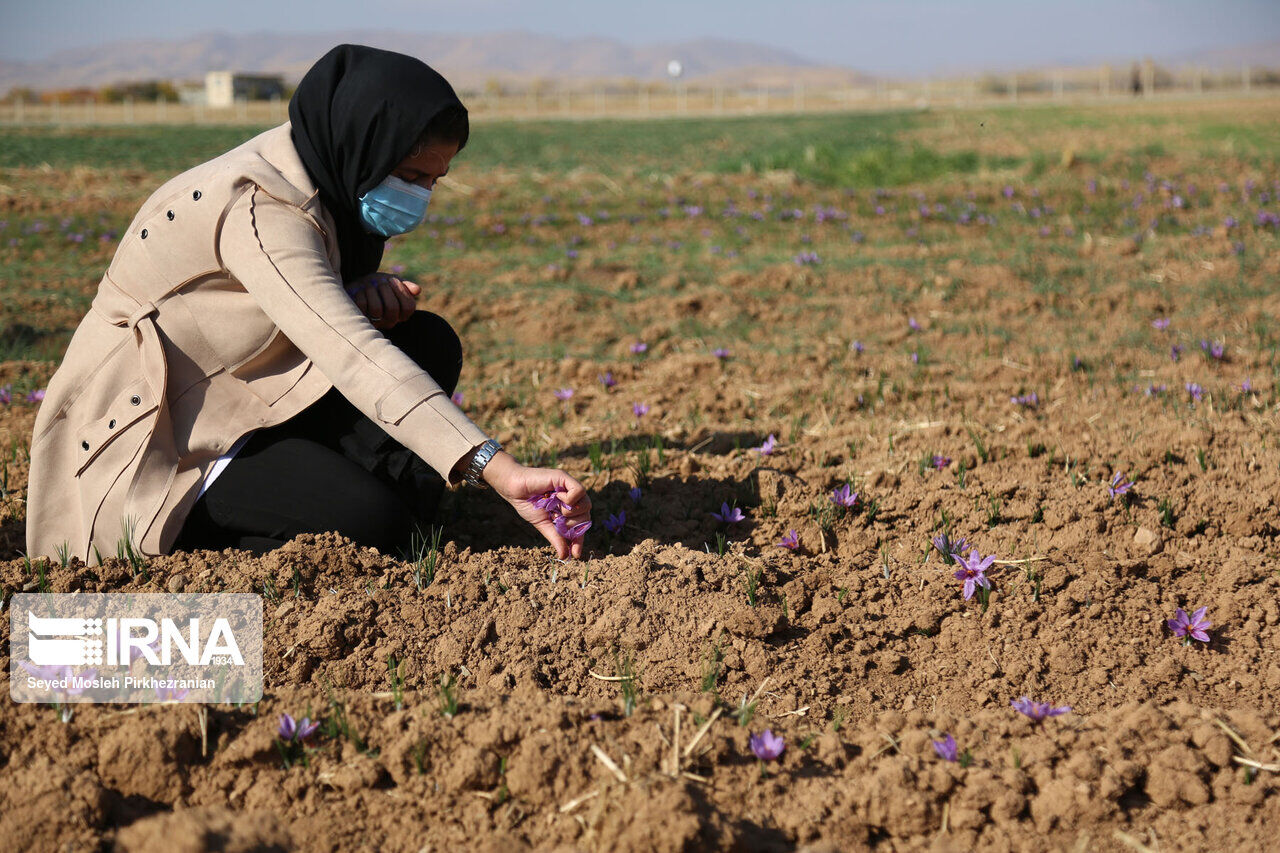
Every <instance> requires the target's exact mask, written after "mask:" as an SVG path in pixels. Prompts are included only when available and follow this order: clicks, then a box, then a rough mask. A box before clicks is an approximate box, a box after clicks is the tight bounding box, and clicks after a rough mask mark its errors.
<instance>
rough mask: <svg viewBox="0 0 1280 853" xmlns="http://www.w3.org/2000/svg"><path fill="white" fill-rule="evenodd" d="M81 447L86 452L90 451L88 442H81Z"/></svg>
mask: <svg viewBox="0 0 1280 853" xmlns="http://www.w3.org/2000/svg"><path fill="white" fill-rule="evenodd" d="M80 446H81V447H83V448H84V449H85V450H88V449H89V442H87V441H82V442H80Z"/></svg>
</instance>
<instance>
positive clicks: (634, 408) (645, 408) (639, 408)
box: [631, 403, 649, 418]
mask: <svg viewBox="0 0 1280 853" xmlns="http://www.w3.org/2000/svg"><path fill="white" fill-rule="evenodd" d="M631 412H632V414H634V415H635V416H636V417H637V418H643V417H644V416H645V415H647V414H649V405H648V404H647V403H632V404H631Z"/></svg>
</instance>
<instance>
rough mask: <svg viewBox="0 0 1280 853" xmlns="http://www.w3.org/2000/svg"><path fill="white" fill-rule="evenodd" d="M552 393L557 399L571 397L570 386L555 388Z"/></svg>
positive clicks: (571, 390)
mask: <svg viewBox="0 0 1280 853" xmlns="http://www.w3.org/2000/svg"><path fill="white" fill-rule="evenodd" d="M554 393H555V395H556V399H557V400H568V399H570V398H571V397H573V389H572V388H557V389H556V390H555V392H554Z"/></svg>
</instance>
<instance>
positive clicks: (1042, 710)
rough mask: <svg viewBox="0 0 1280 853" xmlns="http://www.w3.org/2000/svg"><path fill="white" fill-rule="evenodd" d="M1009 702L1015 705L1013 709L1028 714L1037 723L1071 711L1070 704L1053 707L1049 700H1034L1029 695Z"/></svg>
mask: <svg viewBox="0 0 1280 853" xmlns="http://www.w3.org/2000/svg"><path fill="white" fill-rule="evenodd" d="M1009 704H1011V705H1013V709H1014V710H1015V711H1017V712H1019V713H1021V714H1026V715H1027V716H1028V717H1030V718H1031V719H1033V720H1035V721H1036V722H1037V723H1039V722H1042V721H1043V720H1044V719H1045V718H1046V717H1060V716H1062V715H1063V714H1066V713H1068V712H1070V710H1071V706H1070V705H1063V706H1061V707H1059V708H1055V707H1053V705H1052V704H1051V703H1049V702H1032V701H1031V699H1030V698H1029V697H1027V696H1023V697H1022V698H1021V699H1016V700H1014V701H1012V702H1010V703H1009Z"/></svg>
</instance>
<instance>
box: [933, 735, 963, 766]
mask: <svg viewBox="0 0 1280 853" xmlns="http://www.w3.org/2000/svg"><path fill="white" fill-rule="evenodd" d="M933 751H934V752H936V753H938V757H939V758H941V759H942V760H943V761H959V760H960V750H959V748H958V747H957V746H956V739H955V738H953V737H952V736H951V735H944V736H943V738H942V740H935V741H933Z"/></svg>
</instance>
